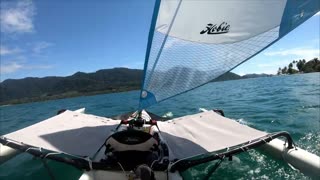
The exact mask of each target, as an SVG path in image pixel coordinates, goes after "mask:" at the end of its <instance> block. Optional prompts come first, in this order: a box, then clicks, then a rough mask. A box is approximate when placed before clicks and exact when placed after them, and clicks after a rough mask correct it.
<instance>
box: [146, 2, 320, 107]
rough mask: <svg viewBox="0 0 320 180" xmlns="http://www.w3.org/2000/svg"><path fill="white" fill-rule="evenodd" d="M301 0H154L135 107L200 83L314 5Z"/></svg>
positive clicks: (310, 13) (314, 8) (295, 21)
mask: <svg viewBox="0 0 320 180" xmlns="http://www.w3.org/2000/svg"><path fill="white" fill-rule="evenodd" d="M319 6H320V5H319V1H317V0H306V1H295V0H269V1H265V0H225V1H222V0H197V1H195V0H162V1H156V6H155V11H154V16H153V22H152V25H151V29H150V34H149V42H148V49H147V53H146V62H145V68H144V70H145V76H144V81H143V86H142V91H141V98H140V108H141V109H142V108H146V107H148V106H150V105H152V104H155V103H157V102H160V101H163V100H165V99H168V98H170V97H173V96H175V95H178V94H181V93H183V92H186V91H189V90H191V89H194V88H196V87H199V86H201V85H203V84H206V83H208V82H210V81H212V80H213V79H215V78H217V77H219V76H221V75H222V74H224V73H226V72H228V71H230V70H232V69H233V68H235V67H236V66H238V65H239V64H241V63H243V62H244V61H246V60H248V59H250V58H251V57H253V56H254V55H256V54H257V53H259V52H261V51H262V50H264V49H265V48H267V47H268V46H270V45H271V44H272V43H274V42H276V41H277V40H279V39H280V38H282V37H283V36H284V35H286V34H287V33H288V32H290V31H291V30H293V29H294V28H296V27H297V26H298V25H300V24H301V23H303V22H304V21H306V20H307V19H308V18H310V17H311V16H313V15H314V14H315V13H317V12H318V11H319Z"/></svg>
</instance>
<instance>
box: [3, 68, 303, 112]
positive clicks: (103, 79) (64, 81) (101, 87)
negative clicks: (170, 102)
mask: <svg viewBox="0 0 320 180" xmlns="http://www.w3.org/2000/svg"><path fill="white" fill-rule="evenodd" d="M142 73H143V71H142V70H136V69H135V70H133V69H127V68H114V69H105V70H99V71H97V72H95V73H81V72H78V73H75V74H74V75H72V76H68V77H44V78H24V79H19V80H6V81H4V82H2V83H0V89H1V99H0V107H5V106H10V105H16V104H25V103H32V102H43V101H50V100H58V99H65V98H74V97H82V96H93V95H99V94H111V93H120V92H128V91H134V90H140V88H141V82H140V81H141V79H142V78H141V77H142ZM299 74H300V73H299ZM301 74H305V73H301ZM273 76H276V75H270V74H247V75H243V76H240V75H238V74H235V73H232V72H228V73H225V74H223V75H222V76H220V77H218V78H216V79H215V80H213V81H211V82H219V81H229V80H241V79H249V78H259V77H273ZM34 86H36V87H34ZM26 89H27V90H28V91H31V92H33V95H30V96H27V95H25V90H26ZM61 89H62V90H61ZM6 95H7V99H5V97H6ZM9 95H10V96H9Z"/></svg>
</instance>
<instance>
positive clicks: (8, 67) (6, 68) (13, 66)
mask: <svg viewBox="0 0 320 180" xmlns="http://www.w3.org/2000/svg"><path fill="white" fill-rule="evenodd" d="M22 67H23V66H22V65H21V64H18V63H16V62H12V63H10V64H5V65H2V64H1V66H0V74H9V73H13V72H16V71H17V70H19V69H21V68H22Z"/></svg>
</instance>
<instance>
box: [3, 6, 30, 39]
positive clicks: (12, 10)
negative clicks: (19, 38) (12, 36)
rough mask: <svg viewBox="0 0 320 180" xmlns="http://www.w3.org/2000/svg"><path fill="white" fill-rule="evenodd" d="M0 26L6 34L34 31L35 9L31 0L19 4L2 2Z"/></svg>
mask: <svg viewBox="0 0 320 180" xmlns="http://www.w3.org/2000/svg"><path fill="white" fill-rule="evenodd" d="M0 8H1V9H0V10H1V11H0V26H1V28H0V29H1V32H4V33H27V32H33V31H34V25H33V17H34V15H35V7H34V5H33V2H32V1H31V0H22V1H18V2H17V3H13V2H3V3H2V2H1V6H0Z"/></svg>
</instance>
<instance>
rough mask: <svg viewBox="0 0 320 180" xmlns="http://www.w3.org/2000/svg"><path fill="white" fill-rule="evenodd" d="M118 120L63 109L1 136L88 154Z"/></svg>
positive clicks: (100, 142) (47, 147) (56, 149)
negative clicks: (45, 118)
mask: <svg viewBox="0 0 320 180" xmlns="http://www.w3.org/2000/svg"><path fill="white" fill-rule="evenodd" d="M119 123H120V121H118V120H112V119H109V118H104V117H99V116H93V115H87V114H82V113H77V112H73V111H65V112H64V113H62V114H60V115H57V116H54V117H52V118H49V119H47V120H44V121H42V122H40V123H37V124H34V125H31V126H29V127H26V128H24V129H20V130H18V131H15V132H13V133H10V134H7V135H5V137H7V138H9V139H13V140H15V141H20V142H23V143H25V144H29V145H32V146H37V147H42V148H45V149H49V150H53V151H62V152H66V153H69V154H74V155H80V156H89V157H92V156H93V155H94V154H95V152H96V151H97V150H98V149H99V147H100V146H101V145H102V144H103V143H104V142H105V140H106V138H107V137H108V135H109V134H110V132H111V130H113V129H115V127H116V126H117V125H118V124H119Z"/></svg>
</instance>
